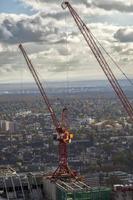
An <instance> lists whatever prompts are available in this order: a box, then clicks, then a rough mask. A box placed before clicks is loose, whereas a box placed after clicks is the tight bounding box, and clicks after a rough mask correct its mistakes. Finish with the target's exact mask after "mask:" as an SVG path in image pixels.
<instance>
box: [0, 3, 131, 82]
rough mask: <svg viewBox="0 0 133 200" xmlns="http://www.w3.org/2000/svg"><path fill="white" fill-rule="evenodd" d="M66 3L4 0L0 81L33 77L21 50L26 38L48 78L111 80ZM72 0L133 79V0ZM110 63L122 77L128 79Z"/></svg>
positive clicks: (0, 13) (0, 9)
mask: <svg viewBox="0 0 133 200" xmlns="http://www.w3.org/2000/svg"><path fill="white" fill-rule="evenodd" d="M61 2H62V1H61V0H0V82H7V83H9V82H17V81H18V82H20V81H21V80H22V81H31V80H32V76H31V75H30V73H29V71H28V68H27V66H26V64H25V61H24V59H23V57H22V55H21V53H20V51H19V49H18V44H19V43H20V42H21V43H23V45H24V47H25V49H26V50H27V53H28V55H29V56H30V58H31V60H32V62H33V64H34V66H35V67H36V69H37V71H38V72H39V74H40V76H41V78H42V79H44V80H53V81H61V80H64V81H65V80H67V79H69V80H91V79H105V76H104V74H103V72H102V70H101V68H100V67H99V66H98V64H97V62H96V60H95V58H94V56H93V55H92V53H91V51H90V50H89V48H88V47H87V45H86V43H85V41H84V39H83V37H82V36H81V34H80V32H79V30H78V29H77V27H76V25H75V23H74V21H73V19H72V17H71V16H70V14H69V12H68V10H62V8H61ZM70 3H71V4H72V6H73V7H74V8H75V9H76V10H77V12H78V13H79V15H80V16H81V17H82V18H83V19H84V21H85V22H86V24H87V25H88V27H89V28H90V29H91V31H92V32H93V34H94V35H95V36H96V37H97V39H98V40H99V41H100V42H101V44H102V45H103V46H104V47H105V48H106V50H107V51H108V52H109V53H110V54H111V55H112V56H113V58H114V59H115V60H116V61H117V63H118V64H119V65H120V66H121V68H122V70H123V71H124V72H125V73H126V74H127V76H128V77H129V78H133V0H126V1H125V0H70ZM107 59H108V58H107ZM109 63H110V61H109ZM110 64H111V65H110V66H111V68H112V70H113V72H114V73H115V75H116V76H117V78H123V76H122V74H121V72H119V71H118V70H117V69H116V67H115V66H113V64H112V63H110Z"/></svg>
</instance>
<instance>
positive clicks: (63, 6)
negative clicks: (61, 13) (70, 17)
mask: <svg viewBox="0 0 133 200" xmlns="http://www.w3.org/2000/svg"><path fill="white" fill-rule="evenodd" d="M68 4H69V2H68V1H64V2H63V3H62V4H61V7H62V8H63V9H66V7H67V6H68Z"/></svg>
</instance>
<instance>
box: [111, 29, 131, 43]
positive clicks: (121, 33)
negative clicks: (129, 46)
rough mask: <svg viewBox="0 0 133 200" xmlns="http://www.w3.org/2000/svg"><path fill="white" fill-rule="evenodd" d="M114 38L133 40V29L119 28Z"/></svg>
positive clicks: (125, 40)
mask: <svg viewBox="0 0 133 200" xmlns="http://www.w3.org/2000/svg"><path fill="white" fill-rule="evenodd" d="M114 38H115V39H117V40H118V41H120V42H133V29H131V28H130V29H129V28H122V29H119V30H118V31H117V32H116V33H115V34H114Z"/></svg>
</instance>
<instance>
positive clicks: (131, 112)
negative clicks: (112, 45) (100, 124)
mask: <svg viewBox="0 0 133 200" xmlns="http://www.w3.org/2000/svg"><path fill="white" fill-rule="evenodd" d="M66 7H68V9H69V11H70V14H71V15H72V17H73V19H74V21H75V22H76V24H77V26H78V28H79V30H80V32H81V34H82V35H83V37H84V39H85V41H86V42H87V44H88V46H89V47H90V49H91V51H92V53H93V54H94V56H95V58H96V60H97V62H98V63H99V65H100V66H101V68H102V70H103V71H104V73H105V75H106V77H107V78H108V80H109V82H110V84H111V86H112V88H113V89H114V91H115V93H116V95H117V96H118V98H119V100H120V101H121V103H122V105H123V107H124V108H125V110H126V112H127V114H128V116H129V117H130V119H131V120H132V121H133V107H132V105H131V103H130V102H129V100H128V98H127V96H126V95H125V93H124V91H123V89H122V88H121V86H120V84H119V82H118V80H117V79H116V77H115V75H114V74H113V72H112V70H111V68H110V66H109V64H108V63H107V61H106V59H105V57H104V56H103V54H102V52H101V50H100V48H99V47H98V44H97V42H96V40H95V37H94V36H93V34H92V33H91V31H90V29H89V28H88V27H87V26H86V24H85V23H84V22H83V20H82V19H81V18H80V16H79V15H78V14H77V12H76V11H75V10H74V8H73V7H72V6H71V5H70V3H69V2H68V1H64V2H63V3H62V8H63V9H65V8H66Z"/></svg>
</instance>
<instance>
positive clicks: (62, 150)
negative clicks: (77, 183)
mask: <svg viewBox="0 0 133 200" xmlns="http://www.w3.org/2000/svg"><path fill="white" fill-rule="evenodd" d="M19 48H20V50H21V52H22V54H23V56H24V58H25V61H26V63H27V65H28V68H29V70H30V72H31V74H32V76H33V78H34V80H35V82H36V85H37V86H38V89H39V91H40V93H41V96H42V98H43V100H44V103H45V104H46V105H47V108H48V110H49V112H50V114H51V118H52V121H53V124H54V126H55V128H56V131H57V134H58V136H57V139H58V141H59V166H58V168H57V169H56V170H55V172H53V173H52V176H51V178H54V179H56V178H60V177H64V176H66V177H72V178H75V177H76V174H75V173H74V172H73V171H72V170H71V169H70V168H69V166H68V154H67V144H69V143H70V142H71V139H72V138H73V134H72V133H70V132H69V130H68V129H67V128H66V127H64V126H63V125H61V123H60V122H59V121H58V119H57V117H56V114H55V112H54V110H53V108H52V106H51V104H50V102H49V99H48V97H47V95H46V93H45V90H44V88H43V85H42V83H41V81H40V79H39V76H38V74H37V72H36V70H35V68H34V66H33V65H32V63H31V60H30V59H29V57H28V55H27V53H26V51H25V49H24V47H23V46H22V44H20V45H19ZM62 116H64V109H63V111H62ZM62 120H63V119H62Z"/></svg>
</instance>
